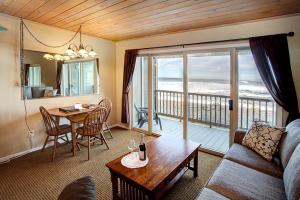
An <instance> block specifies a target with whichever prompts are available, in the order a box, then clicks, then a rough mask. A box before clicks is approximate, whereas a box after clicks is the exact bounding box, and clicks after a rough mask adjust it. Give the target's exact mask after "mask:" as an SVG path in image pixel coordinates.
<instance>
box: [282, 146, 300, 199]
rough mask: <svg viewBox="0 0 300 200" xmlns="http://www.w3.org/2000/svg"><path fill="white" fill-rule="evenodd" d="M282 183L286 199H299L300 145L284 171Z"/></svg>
mask: <svg viewBox="0 0 300 200" xmlns="http://www.w3.org/2000/svg"><path fill="white" fill-rule="evenodd" d="M283 181H284V187H285V192H286V195H287V199H288V200H298V199H300V144H299V145H298V146H297V148H296V149H295V151H294V153H293V155H292V156H291V159H290V160H289V163H288V164H287V166H286V168H285V170H284V174H283Z"/></svg>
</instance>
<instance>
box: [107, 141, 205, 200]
mask: <svg viewBox="0 0 300 200" xmlns="http://www.w3.org/2000/svg"><path fill="white" fill-rule="evenodd" d="M199 147H200V145H199V144H198V143H195V142H192V141H188V140H184V139H180V138H176V137H173V136H161V137H159V138H157V139H155V140H153V141H151V142H149V143H147V156H148V158H149V163H148V164H147V166H145V167H142V168H137V169H129V168H126V167H124V166H123V165H122V164H121V159H122V157H123V156H125V155H127V154H125V155H123V156H121V157H119V158H117V159H115V160H113V161H111V162H109V163H107V164H106V166H107V167H108V168H109V170H110V173H111V181H112V192H113V199H127V200H143V199H160V198H161V197H162V196H163V194H164V193H165V192H166V191H168V190H169V189H170V188H171V187H172V186H173V185H174V184H175V183H176V181H178V180H179V178H180V177H181V176H182V175H183V174H184V172H185V171H186V170H187V169H190V170H193V171H194V177H197V176H198V149H199ZM192 159H194V166H193V167H191V166H190V161H191V160H192Z"/></svg>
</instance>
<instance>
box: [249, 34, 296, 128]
mask: <svg viewBox="0 0 300 200" xmlns="http://www.w3.org/2000/svg"><path fill="white" fill-rule="evenodd" d="M250 48H251V52H252V54H253V57H254V60H255V63H256V66H257V68H258V71H259V74H260V76H261V77H262V80H263V82H264V83H265V85H266V87H267V89H268V91H269V92H270V94H271V95H272V97H273V98H274V100H275V101H276V103H277V104H279V105H280V106H281V107H283V108H284V109H285V110H286V111H287V112H288V113H289V115H288V118H287V121H286V125H287V124H288V123H289V122H291V121H293V120H294V119H297V118H299V110H298V100H297V95H296V90H295V86H294V81H293V77H292V71H291V65H290V56H289V48H288V41H287V35H286V34H279V35H270V36H262V37H254V38H250Z"/></svg>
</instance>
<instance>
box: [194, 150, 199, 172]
mask: <svg viewBox="0 0 300 200" xmlns="http://www.w3.org/2000/svg"><path fill="white" fill-rule="evenodd" d="M196 177H198V150H197V151H196V155H195V157H194V178H196Z"/></svg>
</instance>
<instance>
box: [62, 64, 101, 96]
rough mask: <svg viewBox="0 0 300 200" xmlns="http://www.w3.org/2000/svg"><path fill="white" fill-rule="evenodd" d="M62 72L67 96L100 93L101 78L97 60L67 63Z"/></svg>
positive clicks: (63, 90) (63, 88) (64, 90)
mask: <svg viewBox="0 0 300 200" xmlns="http://www.w3.org/2000/svg"><path fill="white" fill-rule="evenodd" d="M62 73H63V75H62V76H63V80H62V83H63V87H62V92H63V94H64V95H65V96H79V95H90V94H95V93H96V94H97V93H98V91H99V87H98V85H99V78H98V69H97V66H96V61H95V60H89V61H77V62H74V61H73V62H68V63H65V64H63V70H62Z"/></svg>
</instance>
